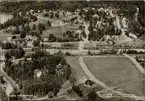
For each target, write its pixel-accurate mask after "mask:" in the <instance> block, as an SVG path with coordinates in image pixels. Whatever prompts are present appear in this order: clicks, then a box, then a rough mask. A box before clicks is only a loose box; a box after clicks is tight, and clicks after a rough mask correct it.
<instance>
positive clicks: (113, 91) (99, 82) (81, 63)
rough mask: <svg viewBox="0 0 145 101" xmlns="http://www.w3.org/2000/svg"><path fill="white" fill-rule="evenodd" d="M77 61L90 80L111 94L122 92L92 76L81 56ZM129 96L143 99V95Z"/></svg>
mask: <svg viewBox="0 0 145 101" xmlns="http://www.w3.org/2000/svg"><path fill="white" fill-rule="evenodd" d="M79 63H80V65H81V67H82V69H83V70H84V71H85V73H86V74H87V75H88V77H89V78H90V80H92V81H94V82H95V83H96V84H98V85H100V86H101V87H103V88H104V89H106V90H108V91H110V93H113V94H116V95H118V94H124V93H123V92H119V91H115V90H113V89H112V88H110V87H108V86H107V85H106V84H104V83H103V82H102V81H100V80H98V79H96V78H95V77H94V75H93V74H92V73H91V72H90V71H89V69H88V68H87V66H86V64H85V63H84V62H83V57H80V58H79ZM129 97H130V98H133V99H136V100H145V97H140V96H129Z"/></svg>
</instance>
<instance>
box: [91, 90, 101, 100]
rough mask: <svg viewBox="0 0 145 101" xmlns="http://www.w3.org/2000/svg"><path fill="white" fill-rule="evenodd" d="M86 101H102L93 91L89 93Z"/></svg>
mask: <svg viewBox="0 0 145 101" xmlns="http://www.w3.org/2000/svg"><path fill="white" fill-rule="evenodd" d="M88 101H103V99H102V98H101V97H99V95H98V94H97V93H96V92H95V90H93V91H92V92H91V93H89V94H88Z"/></svg>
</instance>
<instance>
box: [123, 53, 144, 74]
mask: <svg viewBox="0 0 145 101" xmlns="http://www.w3.org/2000/svg"><path fill="white" fill-rule="evenodd" d="M123 55H124V56H125V57H127V58H129V59H130V60H131V61H132V62H133V63H134V64H135V67H136V68H137V69H138V70H139V71H140V72H141V73H142V74H144V75H145V69H144V68H143V67H142V66H141V65H140V64H139V63H138V62H137V61H136V60H135V59H134V58H133V57H131V56H130V55H128V54H123Z"/></svg>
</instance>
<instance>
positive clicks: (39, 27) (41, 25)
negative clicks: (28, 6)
mask: <svg viewBox="0 0 145 101" xmlns="http://www.w3.org/2000/svg"><path fill="white" fill-rule="evenodd" d="M38 29H39V30H42V31H43V30H46V28H45V26H44V25H43V24H41V23H39V24H38Z"/></svg>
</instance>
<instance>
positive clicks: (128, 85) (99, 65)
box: [84, 57, 145, 96]
mask: <svg viewBox="0 0 145 101" xmlns="http://www.w3.org/2000/svg"><path fill="white" fill-rule="evenodd" d="M84 63H85V64H86V66H87V67H88V69H89V70H90V71H91V73H92V74H93V75H94V76H95V77H96V78H97V79H99V80H101V81H102V82H104V83H105V84H106V85H107V86H110V87H115V88H116V89H122V90H123V91H124V92H126V93H132V94H136V95H140V96H144V94H145V93H144V91H145V88H144V84H145V79H144V78H143V75H142V74H141V73H140V72H139V71H138V70H137V69H136V67H135V65H134V64H133V63H132V61H130V60H129V59H128V58H126V57H84Z"/></svg>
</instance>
